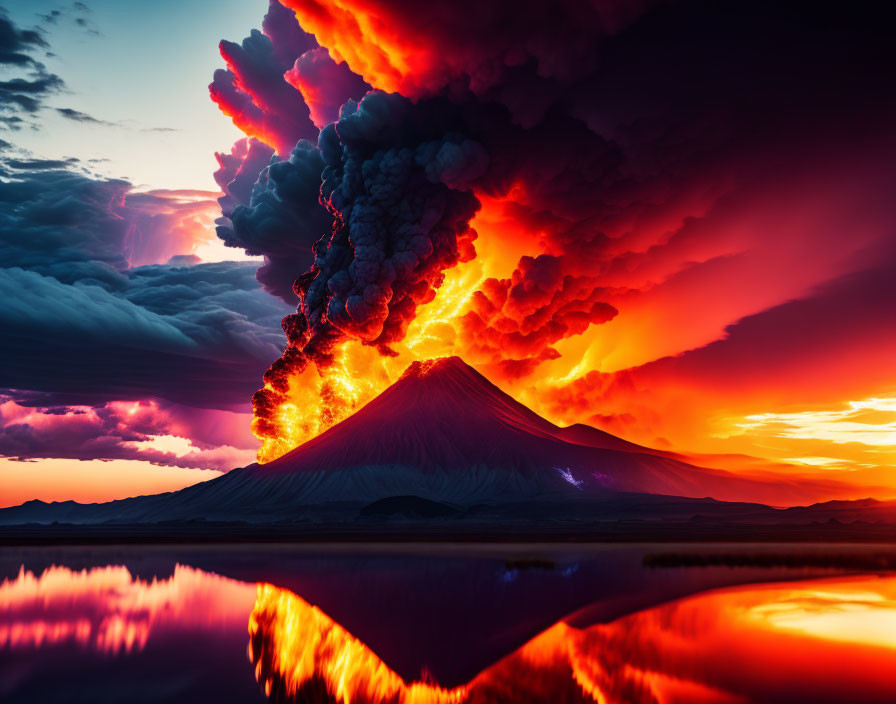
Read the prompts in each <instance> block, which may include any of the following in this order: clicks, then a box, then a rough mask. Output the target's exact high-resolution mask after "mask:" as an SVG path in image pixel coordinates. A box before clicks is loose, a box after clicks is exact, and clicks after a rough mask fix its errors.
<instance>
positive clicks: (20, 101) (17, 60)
mask: <svg viewBox="0 0 896 704" xmlns="http://www.w3.org/2000/svg"><path fill="white" fill-rule="evenodd" d="M48 49H49V45H48V44H47V42H46V40H45V39H44V38H43V36H42V35H41V34H40V32H38V31H37V30H33V29H21V28H19V27H17V26H16V25H15V24H14V23H13V22H12V21H11V20H10V19H9V16H8V15H7V13H6V10H4V9H3V8H0V66H2V67H6V68H7V69H12V70H17V71H19V72H24V73H25V75H23V76H22V75H19V76H14V77H12V78H9V79H7V80H3V81H0V125H3V126H4V127H5V128H6V129H11V130H16V129H20V128H21V126H22V125H23V124H24V123H25V122H26V121H25V120H24V119H23V118H22V116H21V115H22V114H23V113H24V114H27V115H30V116H32V117H33V116H34V115H36V114H37V113H38V112H39V111H40V110H41V109H42V108H43V106H44V101H45V100H46V99H47V98H48V97H50V96H52V95H55V94H57V93H59V92H60V91H62V90H63V89H64V87H65V83H64V82H63V80H62V79H61V78H60V77H59V76H57V75H56V74H53V73H50V72H48V71H47V70H46V67H45V66H44V65H43V64H42V63H41V62H40V61H38V60H37V59H35V58H34V56H33V54H34V52H35V51H44V50H48Z"/></svg>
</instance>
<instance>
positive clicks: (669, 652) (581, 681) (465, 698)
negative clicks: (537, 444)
mask: <svg viewBox="0 0 896 704" xmlns="http://www.w3.org/2000/svg"><path fill="white" fill-rule="evenodd" d="M875 624H876V625H875ZM894 632H896V578H894V577H886V578H873V577H872V578H869V577H846V578H843V577H841V578H836V579H826V580H815V581H811V582H803V583H799V582H796V583H790V584H775V585H759V586H753V587H739V588H733V589H724V590H719V591H715V592H709V593H707V594H703V595H698V596H694V597H689V598H686V599H683V600H681V601H677V602H673V603H670V604H667V605H663V606H659V607H655V608H652V609H648V610H646V611H643V612H640V613H636V614H633V615H631V616H627V617H624V618H622V619H619V620H618V621H615V622H613V623H609V624H597V625H594V626H590V627H587V628H581V629H580V628H576V627H573V626H571V625H568V624H566V623H564V622H560V623H557V624H555V625H554V626H552V627H551V628H549V629H548V630H546V631H544V632H543V633H541V634H540V635H538V636H536V637H535V638H533V639H532V640H531V641H529V642H528V643H526V644H525V645H524V646H523V647H522V648H520V649H519V650H517V651H516V652H514V653H512V654H511V655H508V656H507V657H505V658H504V659H502V660H500V661H499V662H497V663H495V664H494V665H492V666H491V667H489V668H488V669H486V670H484V671H483V672H481V673H480V674H479V675H477V676H476V677H474V678H473V679H472V680H471V681H470V682H468V683H467V684H465V685H462V686H459V687H455V688H453V689H443V688H441V687H439V686H438V684H437V683H434V682H426V681H414V682H406V681H404V680H403V679H402V678H401V677H400V676H399V675H397V674H396V673H395V672H394V671H393V670H391V669H390V668H389V667H388V666H387V665H386V664H385V663H384V662H383V661H382V660H380V659H379V657H377V655H376V654H375V653H373V652H372V651H371V650H370V649H369V648H368V647H367V646H366V645H365V644H364V643H362V642H361V641H360V640H358V639H357V638H355V637H354V636H353V635H352V634H351V633H349V632H348V631H346V630H345V629H344V628H342V627H341V626H340V625H339V624H338V623H336V622H335V621H333V620H332V619H331V618H330V617H329V616H327V615H326V614H324V613H323V612H322V611H320V609H318V608H317V607H315V606H312V605H311V604H309V603H308V602H306V601H305V600H303V599H302V598H301V597H299V596H297V595H295V594H293V593H292V592H290V591H287V590H285V589H280V588H278V587H275V586H273V585H270V584H261V585H259V588H258V600H257V602H256V604H255V608H254V610H253V612H252V616H251V617H250V622H249V633H250V638H251V644H250V649H249V653H250V657H251V659H252V661H253V662H254V663H255V668H256V669H255V672H256V677H257V679H258V680H259V682H261V683H262V685H263V686H264V688H265V691H266V693H267V694H268V695H269V696H272V697H273V698H275V699H276V700H277V701H309V700H313V701H331V702H341V703H344V704H349V702H353V703H362V702H408V703H410V702H414V703H415V704H425V703H432V704H442V703H444V702H495V701H503V702H544V701H569V702H574V701H578V702H590V701H591V702H600V703H601V704H612V703H617V702H618V703H620V704H621V703H623V702H644V703H645V704H646V703H650V704H658V703H663V704H671V703H673V702H681V703H682V704H685V703H686V702H687V703H689V704H693V703H694V702H748V701H782V702H783V701H787V702H798V701H889V700H890V699H889V698H892V697H896V682H894V680H893V678H892V676H891V673H892V672H893V668H894V667H896V637H894V636H893V633H894Z"/></svg>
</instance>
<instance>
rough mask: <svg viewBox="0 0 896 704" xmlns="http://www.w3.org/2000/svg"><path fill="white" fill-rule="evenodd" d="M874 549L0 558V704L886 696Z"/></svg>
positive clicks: (385, 550) (882, 612)
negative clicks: (866, 569) (869, 569)
mask: <svg viewBox="0 0 896 704" xmlns="http://www.w3.org/2000/svg"><path fill="white" fill-rule="evenodd" d="M881 550H884V551H886V550H890V551H891V552H892V549H890V548H886V547H884V548H882V547H881V546H805V545H802V546H774V545H762V546H749V545H736V546H718V545H716V546H712V547H709V546H694V545H689V546H670V545H576V546H557V545H485V546H470V545H404V546H394V545H392V546H386V545H383V546H376V545H363V546H362V545H327V546H323V545H322V546H301V547H297V546H270V547H267V546H235V547H229V548H221V547H212V548H209V547H189V546H185V547H171V546H165V547H157V548H155V547H139V548H134V547H127V548H123V547H109V548H41V549H21V550H16V549H8V550H6V551H5V552H4V554H3V556H2V558H0V579H2V580H3V581H2V585H0V700H2V701H10V702H43V701H53V702H65V701H72V702H74V701H92V702H104V701H121V700H123V699H127V700H128V701H137V702H143V701H146V702H149V701H165V702H178V701H193V702H195V701H218V702H230V701H233V702H251V701H265V700H266V699H267V698H268V696H270V697H271V698H272V699H275V700H279V701H346V702H366V701H369V702H386V701H389V702H403V701H406V702H411V701H413V702H442V701H444V702H448V701H457V702H460V701H471V702H487V701H508V702H527V701H531V702H538V701H586V702H588V701H592V702H593V701H606V702H629V701H632V702H700V701H707V702H750V701H757V702H759V701H762V702H766V701H780V702H800V701H806V702H809V701H811V702H824V701H882V702H883V701H889V702H893V701H896V678H894V677H893V676H892V675H891V673H892V672H896V636H894V635H893V634H896V577H893V576H889V573H887V574H884V575H883V576H879V575H878V574H857V573H856V569H855V566H856V565H857V564H858V565H861V564H863V561H864V562H868V563H869V564H876V562H875V560H874V559H868V558H872V557H874V555H876V554H878V553H880V552H881ZM707 551H709V552H710V553H712V554H714V555H716V556H717V555H719V554H724V555H729V556H734V559H732V560H731V561H730V562H731V563H732V564H737V565H748V566H739V567H729V566H726V565H725V564H718V563H719V562H720V561H719V560H717V559H715V558H713V559H710V560H702V558H701V559H685V560H684V562H685V563H690V564H693V563H701V561H702V562H706V564H709V565H710V566H701V567H671V568H670V567H663V568H657V567H650V566H647V565H652V564H674V563H675V559H672V560H670V559H659V560H657V559H656V558H657V556H660V557H661V558H662V557H663V556H664V555H666V556H668V555H678V556H679V557H680V556H681V555H682V554H685V555H686V556H687V555H688V554H693V555H702V553H704V552H707ZM806 554H809V555H810V557H811V556H813V555H814V557H813V558H812V559H810V560H808V562H809V563H811V564H813V565H814V566H813V567H798V566H794V565H795V564H796V563H797V562H798V561H794V560H793V559H780V560H779V559H778V558H777V557H776V556H779V555H790V556H791V558H792V556H793V555H806ZM837 555H840V556H841V557H844V556H847V557H849V559H835V558H836V556H837ZM828 557H829V558H831V559H827V558H828ZM645 558H646V559H645ZM821 558H825V559H821ZM645 563H646V564H645ZM776 563H780V564H786V565H789V566H787V567H779V566H775V564H776ZM839 564H849V565H850V566H851V569H849V570H845V569H842V568H840V567H838V565H839ZM827 565H829V566H827Z"/></svg>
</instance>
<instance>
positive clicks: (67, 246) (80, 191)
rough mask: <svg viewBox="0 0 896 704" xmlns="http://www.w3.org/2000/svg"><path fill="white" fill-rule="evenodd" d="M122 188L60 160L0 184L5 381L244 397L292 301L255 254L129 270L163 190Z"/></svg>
mask: <svg viewBox="0 0 896 704" xmlns="http://www.w3.org/2000/svg"><path fill="white" fill-rule="evenodd" d="M128 191H129V184H127V183H126V182H123V181H115V180H105V181H102V180H95V179H91V178H88V177H86V176H83V175H80V174H76V173H73V172H71V171H68V170H64V169H59V170H49V171H44V170H41V171H30V172H20V173H18V174H17V178H16V179H14V180H9V181H2V182H0V261H2V262H3V265H4V267H5V268H3V269H0V291H2V294H0V295H2V297H3V299H4V300H6V301H8V305H5V306H3V309H2V312H0V319H2V320H0V326H2V329H3V330H4V334H3V336H2V340H0V388H13V389H20V390H32V391H39V392H43V393H45V394H51V395H56V396H58V397H59V398H62V397H65V398H66V399H69V400H73V399H77V400H78V402H79V403H95V402H97V401H100V400H105V399H123V398H146V397H158V398H168V399H172V400H177V401H180V402H182V403H186V404H190V405H195V406H210V407H229V406H236V405H239V404H241V403H245V401H246V399H247V398H248V397H249V395H250V394H251V392H252V391H253V390H254V386H255V382H254V381H253V379H255V378H257V377H258V376H259V375H260V374H261V372H262V370H263V369H264V367H265V366H266V362H267V361H268V357H269V356H270V355H274V356H276V354H277V353H278V352H279V347H280V339H281V333H280V331H279V320H280V318H281V317H282V316H283V315H284V314H285V313H286V312H287V310H288V309H286V308H285V306H282V304H277V302H276V299H273V298H271V297H270V296H268V295H267V294H266V293H265V292H264V291H263V290H262V289H261V287H260V286H259V285H258V283H257V281H256V280H255V266H254V265H253V264H251V263H234V262H225V263H220V264H197V265H193V266H166V265H153V266H142V267H136V268H132V267H130V264H129V257H133V256H134V251H133V247H134V240H133V227H134V224H135V222H138V221H139V217H140V216H141V213H142V214H144V215H151V214H152V213H153V212H156V211H157V210H158V207H159V206H160V205H166V204H167V203H168V200H167V199H168V198H170V194H165V193H162V194H159V195H153V194H129V193H128ZM131 197H136V201H135V202H134V203H133V204H132V205H130V206H129V205H127V202H128V201H129V200H130V199H131ZM159 199H163V202H162V203H159V202H158V201H159ZM166 207H167V206H166ZM166 222H167V221H166ZM163 224H164V223H163ZM165 229H166V228H163V227H157V228H155V229H153V230H151V231H152V232H153V233H154V234H155V236H157V237H161V236H163V235H164V232H165ZM175 236H176V234H175ZM157 248H158V247H157ZM161 249H162V250H164V249H165V248H164V247H161ZM183 263H185V262H182V261H177V260H175V264H183ZM191 263H192V262H191Z"/></svg>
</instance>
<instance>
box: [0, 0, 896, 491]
mask: <svg viewBox="0 0 896 704" xmlns="http://www.w3.org/2000/svg"><path fill="white" fill-rule="evenodd" d="M282 1H283V5H280V4H278V3H277V2H276V1H275V0H271V5H270V7H269V6H268V3H267V1H266V0H251V1H249V0H225V1H222V2H217V3H214V4H213V7H210V4H209V3H205V2H200V1H199V0H180V1H179V2H173V1H169V0H164V1H162V2H153V3H145V2H127V3H123V2H116V1H114V0H87V2H86V3H81V2H74V3H71V2H44V1H43V0H40V1H37V2H35V1H33V0H28V1H27V2H26V1H25V0H6V1H5V2H0V6H2V7H3V8H4V9H3V10H2V12H0V255H2V257H0V266H2V267H3V268H2V269H0V294H2V297H3V300H4V301H5V304H4V306H2V310H0V326H2V328H0V329H2V330H3V334H2V336H0V506H7V505H14V504H18V503H21V502H23V501H27V500H30V499H35V498H39V499H43V500H67V499H75V500H79V501H98V500H107V499H111V498H118V497H124V496H131V495H136V494H144V493H153V492H157V491H163V490H171V489H176V488H180V487H182V486H186V485H188V484H191V483H194V482H196V481H199V480H202V479H206V478H211V477H213V476H217V475H218V473H220V472H225V471H227V470H229V469H232V468H234V467H237V466H244V465H246V464H249V463H251V462H253V461H254V460H255V458H256V453H257V452H258V451H259V448H262V450H261V459H262V460H266V459H272V458H273V457H276V456H277V455H278V454H282V453H283V452H285V451H287V450H289V449H291V448H292V447H294V446H295V445H296V444H297V443H299V442H301V441H303V440H305V439H307V438H308V437H311V436H313V435H314V434H315V433H317V432H320V431H322V430H324V429H326V427H328V426H329V425H331V424H332V423H333V422H336V421H338V420H340V419H341V418H342V417H345V416H346V415H347V414H349V413H351V412H352V411H353V410H355V409H356V408H358V407H359V406H360V405H362V404H363V403H365V402H366V401H368V400H369V399H370V398H372V397H373V396H374V395H376V393H379V392H380V391H382V390H383V389H384V388H385V387H386V386H387V385H388V384H389V383H390V382H391V381H394V380H395V379H396V378H397V377H398V376H399V375H400V374H401V372H402V371H403V369H404V368H405V367H406V366H407V364H409V363H410V362H411V361H414V360H416V359H424V358H428V357H433V356H445V355H459V356H460V357H462V358H463V359H464V360H466V361H467V362H468V363H470V364H472V365H474V366H475V367H476V368H477V369H479V370H480V371H481V372H482V373H483V374H484V375H485V376H487V377H488V378H489V379H491V380H492V381H493V382H494V383H496V384H498V385H499V386H501V387H502V388H503V389H504V390H506V391H508V392H509V393H511V394H512V395H514V396H515V397H516V398H518V399H519V400H521V401H523V402H524V403H526V404H527V405H529V406H530V407H531V408H533V409H534V410H536V411H537V412H538V413H540V414H542V415H543V416H545V417H546V418H548V419H550V420H552V421H553V422H555V423H558V424H561V425H569V424H573V423H585V424H589V425H594V426H596V427H599V428H601V429H603V430H606V431H608V432H611V433H613V434H615V435H618V436H621V437H623V438H626V439H628V440H631V441H634V442H637V443H641V444H644V445H648V446H651V447H657V448H661V449H664V450H674V451H677V452H681V453H684V454H689V455H692V456H693V458H692V459H693V461H694V463H695V464H698V465H699V464H701V463H703V465H704V466H713V467H719V468H728V469H731V470H732V471H739V472H782V473H787V474H788V475H802V476H805V478H806V479H807V481H817V480H819V479H820V480H823V481H824V482H828V481H829V480H832V481H834V482H839V483H841V484H842V486H841V488H840V489H837V490H830V489H828V490H826V491H827V493H820V494H819V497H818V498H819V499H826V498H832V497H833V496H844V497H847V496H848V497H851V498H857V497H863V496H876V497H879V498H885V497H896V375H894V373H893V372H894V363H893V360H894V359H896V314H894V310H896V308H894V303H896V207H894V205H893V202H894V201H893V196H892V194H893V193H894V187H896V171H894V169H893V164H894V163H896V132H894V130H893V129H892V125H893V118H894V116H896V115H894V112H896V111H894V107H896V101H894V93H893V91H892V89H891V88H890V85H891V83H892V71H893V69H894V68H896V65H894V64H896V61H894V58H896V57H894V52H893V49H892V46H891V42H890V41H889V39H888V38H886V37H884V36H883V34H882V33H881V32H880V31H879V28H880V27H882V26H889V24H888V22H889V21H890V18H888V17H885V16H883V15H884V11H883V10H881V11H880V12H881V16H880V17H878V16H877V15H875V12H874V11H872V10H870V9H868V8H866V9H865V10H863V11H861V12H860V11H859V10H857V9H856V10H851V9H849V8H839V9H837V10H833V9H830V10H829V9H823V8H821V7H818V6H816V4H814V3H808V2H807V3H805V4H800V3H794V4H792V5H789V6H788V7H787V10H786V11H783V10H780V8H779V7H778V6H777V5H776V4H775V3H762V2H760V3H753V4H750V5H749V6H746V5H743V6H739V7H738V8H732V7H727V8H725V10H724V11H722V10H721V9H720V8H719V7H717V4H716V3H711V2H708V1H703V2H700V1H697V0H694V1H691V2H683V3H675V4H671V3H655V2H649V1H645V2H641V3H631V2H622V1H621V0H620V2H608V3H599V5H600V6H601V9H600V10H599V11H598V10H596V9H594V7H593V6H592V5H591V4H590V3H585V2H582V3H579V2H576V1H575V0H568V2H565V3H564V7H565V8H566V10H567V11H566V12H560V13H551V12H547V11H545V10H544V9H538V8H536V7H535V6H534V4H531V5H532V7H530V6H529V5H526V4H523V5H519V4H514V3H510V2H504V1H503V0H502V1H501V2H496V3H488V4H484V5H483V6H482V7H481V8H480V11H479V15H478V16H476V17H469V16H467V15H464V14H462V13H460V12H459V11H457V10H455V9H454V7H455V6H454V4H453V3H451V2H450V1H449V0H443V1H437V2H433V3H427V4H426V6H425V7H421V6H419V5H418V4H416V3H410V2H404V1H402V0H340V2H338V3H328V2H324V3H321V4H320V5H318V4H317V3H316V2H313V1H312V0H282ZM567 5H568V7H566V6H567ZM265 18H266V19H265ZM253 28H255V31H254V32H253V31H252V30H253ZM262 30H263V32H262ZM303 30H304V31H303ZM306 32H307V33H306ZM221 40H227V41H226V42H225V43H223V44H221V45H220V46H219V42H220V41H221ZM368 91H372V92H368ZM365 96H366V97H365ZM362 97H363V100H361V99H362ZM347 101H352V102H349V103H348V105H347V106H344V104H345V103H346V102H347ZM357 101H360V104H357ZM336 121H338V124H337V126H336V127H335V128H333V127H327V126H328V125H330V123H333V122H336ZM321 128H323V131H322V132H320V142H318V133H319V131H320V130H321ZM337 135H338V137H337ZM300 139H302V140H308V141H307V142H305V143H302V144H300V145H299V147H297V148H296V149H295V151H292V150H293V147H294V146H295V145H296V144H297V142H299V140H300ZM246 140H248V141H246ZM318 144H319V145H320V149H319V150H318V149H317V148H316V145H318ZM216 152H218V153H219V154H218V157H217V158H216V155H215V153H216ZM290 152H292V156H290ZM272 157H273V158H274V159H275V160H276V159H278V158H279V159H280V160H281V161H280V163H279V164H278V165H276V166H275V167H272V168H271V169H270V170H269V171H262V169H263V168H264V167H265V166H267V164H268V163H269V162H270V161H271V159H272ZM340 160H341V161H340ZM340 164H341V165H340ZM362 173H363V174H364V175H365V177H366V178H367V179H368V181H366V182H365V181H364V180H363V179H362V178H361V177H360V176H359V175H358V174H362ZM259 174H261V181H260V182H259V184H258V185H257V186H255V192H254V195H251V194H252V193H253V184H254V183H255V181H256V179H257V178H258V177H259ZM396 174H398V175H397V176H396ZM322 178H323V180H324V191H325V193H324V194H323V196H322V197H323V198H324V200H325V202H326V205H327V208H328V209H327V210H325V209H324V208H323V207H321V205H320V204H319V203H318V193H319V189H320V184H321V180H322ZM377 179H378V180H377ZM370 182H376V183H377V184H378V190H377V189H376V188H373V187H371V186H370ZM250 195H251V197H250ZM219 199H220V200H219ZM375 213H378V214H380V216H381V219H382V218H385V217H386V216H385V215H382V214H383V213H388V214H389V215H388V217H389V218H391V219H390V220H389V221H388V224H385V225H384V224H382V223H381V221H378V220H377V219H376V218H375V217H374V216H373V215H372V214H375ZM334 217H335V218H336V223H337V224H336V228H337V234H339V233H338V230H339V228H340V227H342V228H343V230H344V231H345V232H344V234H345V233H347V234H348V235H349V236H350V237H351V242H352V249H353V250H354V255H353V256H354V257H355V258H356V259H355V260H352V261H353V264H352V265H351V266H349V265H347V264H345V261H346V260H345V257H344V251H343V250H340V249H339V248H338V247H336V246H335V245H331V246H330V247H328V248H327V249H326V250H325V251H322V252H321V253H319V261H320V262H323V265H322V266H323V267H324V269H325V270H326V272H327V274H326V277H319V278H318V283H320V284H321V285H320V286H317V285H316V284H314V283H310V284H308V283H307V282H306V289H305V293H304V304H303V305H304V308H303V309H302V310H300V312H299V314H298V315H296V316H294V317H293V318H292V319H291V320H292V321H293V322H292V327H291V328H290V329H291V333H290V334H291V337H290V343H291V345H290V347H289V351H288V352H287V354H286V355H284V356H283V358H282V359H280V360H278V358H280V356H281V354H282V353H283V352H284V349H285V348H286V345H287V338H286V336H285V335H284V333H283V330H282V329H281V325H280V321H281V319H282V318H283V317H284V316H286V315H288V314H291V313H295V310H296V303H297V300H298V299H297V297H296V295H295V293H294V292H293V289H292V282H293V280H294V279H296V277H298V276H300V275H301V274H303V273H305V272H306V271H307V270H308V269H309V267H310V266H311V264H312V261H313V259H314V257H313V255H312V250H311V246H312V244H313V243H314V242H315V241H316V240H317V239H318V238H320V237H321V236H322V235H324V234H325V233H327V232H328V231H329V229H330V228H331V227H333V222H334ZM218 219H220V220H221V221H220V222H219V223H218V224H219V225H220V226H221V228H220V230H219V232H220V238H219V236H218V235H216V232H215V221H216V220H218ZM340 222H343V224H342V225H340V224H339V223H340ZM371 222H372V223H373V224H370V223H371ZM378 227H390V228H393V229H395V228H398V229H401V228H404V230H402V231H406V232H407V238H406V240H407V242H406V248H405V249H404V250H401V251H399V252H391V251H390V252H387V253H385V254H384V253H383V252H381V251H379V250H377V248H378V247H379V246H380V244H379V243H380V242H381V239H382V238H381V237H379V235H378V230H377V228H378ZM365 238H366V239H365ZM222 240H224V241H222ZM225 241H226V244H227V245H228V246H225ZM334 241H335V239H334ZM359 242H360V243H361V244H360V245H359V244H358V243H359ZM361 250H363V252H361ZM359 252H361V253H360V254H359ZM363 257H367V258H366V259H364V261H363V264H364V265H363V266H362V265H361V264H362V261H361V259H362V258H363ZM408 261H410V262H411V264H410V265H407V266H406V265H405V263H406V262H408ZM370 262H373V264H371V263H370ZM316 266H318V265H316ZM415 266H416V267H417V268H414V267H415ZM411 269H413V275H412V274H410V273H408V272H409V271H410V270H411ZM420 272H422V273H420ZM327 277H329V278H328V280H327ZM322 311H326V314H325V315H322V313H321V312H322ZM287 327H289V326H287ZM272 363H275V364H274V366H273V367H272V371H271V373H269V374H268V375H267V376H266V377H265V378H264V379H263V375H264V374H265V370H266V369H268V368H269V366H270V365H272ZM263 386H264V388H265V390H264V392H263V393H262V395H261V396H257V397H256V407H255V411H254V412H253V405H252V399H253V394H254V393H255V392H256V391H257V390H258V389H260V388H262V387H263ZM259 399H261V400H260V401H259ZM253 418H254V426H252V427H254V430H255V434H254V435H253V432H252V430H251V429H250V425H251V424H252V423H253ZM698 455H701V456H698ZM702 455H706V456H702ZM742 455H745V456H747V457H743V456H742ZM751 458H753V459H751Z"/></svg>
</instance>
